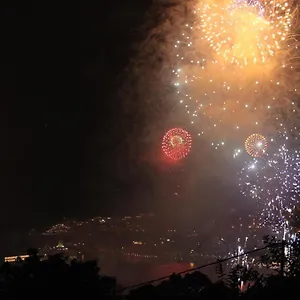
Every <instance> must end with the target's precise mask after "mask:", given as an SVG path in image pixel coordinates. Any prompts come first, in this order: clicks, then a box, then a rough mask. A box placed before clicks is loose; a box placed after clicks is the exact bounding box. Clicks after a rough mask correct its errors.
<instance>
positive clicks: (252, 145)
mask: <svg viewBox="0 0 300 300" xmlns="http://www.w3.org/2000/svg"><path fill="white" fill-rule="evenodd" d="M267 147H268V142H267V139H266V138H265V137H264V136H263V135H261V134H258V133H254V134H251V135H250V136H249V137H248V138H247V139H246V141H245V149H246V151H247V152H248V154H249V155H251V156H253V157H261V156H263V154H264V153H265V152H266V150H267Z"/></svg>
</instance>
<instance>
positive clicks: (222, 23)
mask: <svg viewBox="0 0 300 300" xmlns="http://www.w3.org/2000/svg"><path fill="white" fill-rule="evenodd" d="M289 6H290V5H289V3H288V2H287V1H275V0H273V1H264V2H262V3H260V2H259V1H241V0H236V1H232V2H231V1H228V4H225V5H224V4H223V5H221V6H220V5H218V4H216V3H213V4H210V3H206V2H204V3H203V4H202V3H201V4H200V5H199V7H198V8H197V12H198V13H199V15H200V20H201V22H200V27H201V29H202V32H203V35H204V39H206V40H207V42H208V43H209V45H210V46H211V47H212V48H213V50H214V51H215V52H216V53H217V55H218V57H219V58H220V59H222V60H224V61H225V62H229V63H231V64H236V65H239V66H247V65H248V64H257V63H263V64H265V63H266V62H267V61H268V59H269V58H270V57H273V56H275V55H276V52H279V50H280V49H281V45H282V44H283V43H284V42H285V40H286V39H287V36H288V34H289V30H290V27H291V17H292V16H291V8H290V7H289Z"/></svg>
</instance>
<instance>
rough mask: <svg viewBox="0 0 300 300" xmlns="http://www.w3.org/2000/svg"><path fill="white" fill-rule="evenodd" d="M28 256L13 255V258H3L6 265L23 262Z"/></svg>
mask: <svg viewBox="0 0 300 300" xmlns="http://www.w3.org/2000/svg"><path fill="white" fill-rule="evenodd" d="M28 257H29V255H27V254H26V255H15V256H5V257H4V262H7V263H15V262H18V261H20V260H21V261H24V260H25V259H26V258H28Z"/></svg>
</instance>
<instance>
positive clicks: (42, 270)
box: [0, 249, 116, 299]
mask: <svg viewBox="0 0 300 300" xmlns="http://www.w3.org/2000/svg"><path fill="white" fill-rule="evenodd" d="M27 253H28V255H29V257H28V258H27V259H25V260H24V261H22V260H21V259H17V260H16V262H15V263H8V262H6V263H4V264H3V265H2V266H1V267H0V289H1V291H2V293H5V294H7V295H10V296H9V299H17V298H18V297H19V296H20V294H19V292H20V291H22V296H23V297H24V293H30V295H31V297H32V296H34V295H35V293H36V295H39V296H45V295H41V294H40V291H41V290H43V291H48V292H49V293H50V294H53V292H55V293H56V292H57V294H56V295H59V293H61V291H69V292H70V291H72V293H76V291H81V290H82V289H93V290H95V291H96V292H97V295H99V296H109V295H113V293H114V290H115V287H116V280H115V278H112V277H106V276H102V275H100V273H99V271H100V269H99V267H98V265H97V262H96V261H87V262H80V261H78V260H75V259H74V260H69V258H68V257H64V256H63V255H62V254H56V255H53V256H49V257H48V258H47V259H45V260H42V259H41V258H40V257H39V256H38V252H37V250H35V249H29V250H28V252H27Z"/></svg>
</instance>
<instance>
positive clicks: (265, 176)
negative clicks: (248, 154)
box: [240, 144, 300, 232]
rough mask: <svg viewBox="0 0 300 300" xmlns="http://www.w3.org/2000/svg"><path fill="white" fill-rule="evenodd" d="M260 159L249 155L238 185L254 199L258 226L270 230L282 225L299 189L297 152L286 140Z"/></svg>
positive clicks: (298, 157)
mask: <svg viewBox="0 0 300 300" xmlns="http://www.w3.org/2000/svg"><path fill="white" fill-rule="evenodd" d="M276 148H277V149H276V151H274V152H273V153H271V154H269V153H268V155H266V157H265V158H264V159H257V158H255V159H253V160H252V161H251V162H250V163H249V162H247V163H246V166H245V167H244V168H243V169H242V171H241V173H240V188H241V192H242V194H243V195H245V196H250V197H252V198H253V199H256V200H257V204H258V208H259V219H260V223H261V225H262V226H270V227H271V228H272V230H273V231H274V232H281V231H282V230H284V229H286V228H287V226H288V222H289V220H290V217H291V216H290V215H291V213H292V212H293V211H294V209H295V207H296V205H297V202H298V198H297V197H298V195H299V192H300V153H299V152H298V151H297V150H289V149H288V147H287V145H286V144H281V145H279V146H277V147H276Z"/></svg>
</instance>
